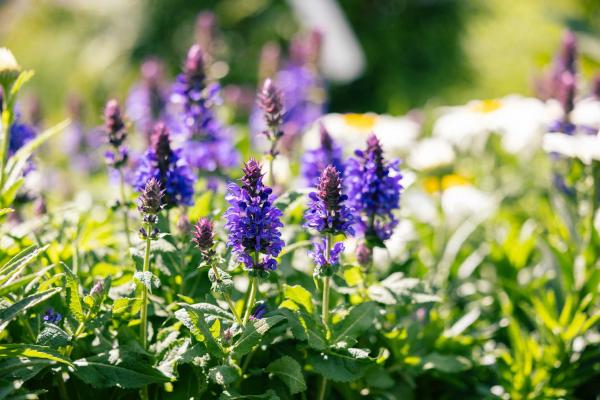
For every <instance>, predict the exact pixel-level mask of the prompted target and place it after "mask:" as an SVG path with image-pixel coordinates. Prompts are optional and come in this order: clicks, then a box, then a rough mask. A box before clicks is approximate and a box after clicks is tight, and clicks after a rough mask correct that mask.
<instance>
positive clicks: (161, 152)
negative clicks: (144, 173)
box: [150, 122, 173, 176]
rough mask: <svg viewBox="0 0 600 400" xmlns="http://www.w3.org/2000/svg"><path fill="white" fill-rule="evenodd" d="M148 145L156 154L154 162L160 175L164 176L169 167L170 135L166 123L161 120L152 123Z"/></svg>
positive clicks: (170, 153) (170, 152)
mask: <svg viewBox="0 0 600 400" xmlns="http://www.w3.org/2000/svg"><path fill="white" fill-rule="evenodd" d="M150 145H151V146H152V150H154V154H155V156H156V162H157V166H158V170H159V171H160V172H161V176H165V174H166V173H167V171H168V169H169V164H170V161H171V155H172V153H173V152H172V150H171V137H170V134H169V130H168V129H167V127H166V125H165V124H164V123H162V122H159V123H157V124H156V125H154V130H153V132H152V137H151V138H150Z"/></svg>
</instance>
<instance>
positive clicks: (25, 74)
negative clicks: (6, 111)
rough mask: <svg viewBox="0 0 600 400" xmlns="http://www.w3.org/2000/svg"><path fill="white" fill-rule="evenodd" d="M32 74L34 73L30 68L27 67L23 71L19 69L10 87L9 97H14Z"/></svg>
mask: <svg viewBox="0 0 600 400" xmlns="http://www.w3.org/2000/svg"><path fill="white" fill-rule="evenodd" d="M34 75H35V72H34V71H33V70H32V69H27V70H25V71H21V73H20V74H19V76H18V77H17V79H16V80H15V82H14V83H13V85H12V87H11V88H10V97H11V98H12V99H14V98H15V96H16V95H17V94H18V93H19V91H20V90H21V87H23V85H24V84H26V83H27V82H29V80H30V79H31V78H33V76H34Z"/></svg>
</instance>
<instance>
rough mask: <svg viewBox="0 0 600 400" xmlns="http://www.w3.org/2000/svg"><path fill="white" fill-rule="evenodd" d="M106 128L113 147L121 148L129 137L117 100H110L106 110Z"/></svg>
mask: <svg viewBox="0 0 600 400" xmlns="http://www.w3.org/2000/svg"><path fill="white" fill-rule="evenodd" d="M104 127H105V129H106V132H107V133H108V142H109V143H110V144H111V146H113V147H115V148H116V147H119V146H121V145H122V144H123V142H124V141H125V138H126V137H127V132H126V131H125V123H124V122H123V118H122V117H121V108H120V107H119V103H118V102H117V100H115V99H112V100H109V101H108V102H107V103H106V107H105V108H104Z"/></svg>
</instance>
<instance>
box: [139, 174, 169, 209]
mask: <svg viewBox="0 0 600 400" xmlns="http://www.w3.org/2000/svg"><path fill="white" fill-rule="evenodd" d="M164 195H165V191H164V190H163V189H162V185H161V184H160V182H159V181H158V180H156V179H155V178H150V179H148V181H147V182H146V186H145V187H144V190H143V191H142V194H141V195H140V197H139V199H138V210H139V211H140V212H141V213H142V214H144V215H156V214H158V213H159V212H160V211H161V210H162V208H163V207H164V204H163V197H164Z"/></svg>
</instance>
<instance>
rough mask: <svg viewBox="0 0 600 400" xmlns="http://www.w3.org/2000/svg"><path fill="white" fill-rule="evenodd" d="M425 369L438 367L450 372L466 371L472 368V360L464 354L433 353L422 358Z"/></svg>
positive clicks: (440, 369)
mask: <svg viewBox="0 0 600 400" xmlns="http://www.w3.org/2000/svg"><path fill="white" fill-rule="evenodd" d="M421 365H422V366H423V370H428V369H437V370H438V371H442V372H446V373H449V374H452V373H458V372H462V371H466V370H468V369H469V368H471V362H470V361H469V360H468V359H466V358H465V357H462V356H453V355H445V354H439V353H431V354H428V355H426V356H425V357H423V358H422V359H421Z"/></svg>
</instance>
